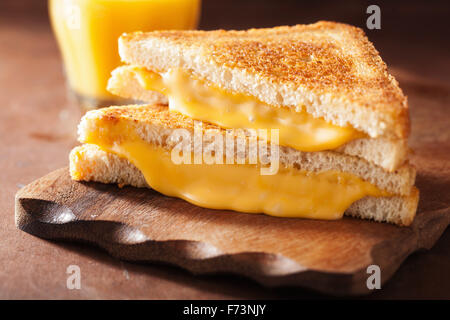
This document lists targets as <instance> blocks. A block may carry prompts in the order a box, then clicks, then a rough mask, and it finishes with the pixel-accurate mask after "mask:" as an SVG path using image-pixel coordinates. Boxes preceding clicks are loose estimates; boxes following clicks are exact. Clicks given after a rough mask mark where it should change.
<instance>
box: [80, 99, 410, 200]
mask: <svg viewBox="0 0 450 320" xmlns="http://www.w3.org/2000/svg"><path fill="white" fill-rule="evenodd" d="M121 125H123V127H125V128H127V130H128V132H133V133H135V134H137V135H138V136H139V138H140V139H142V140H144V141H145V142H147V143H149V144H154V145H158V146H162V147H164V148H166V149H168V150H171V149H172V148H173V147H174V145H175V144H177V143H178V142H177V141H174V140H172V139H171V138H170V137H171V135H172V133H173V132H174V130H175V129H180V128H182V129H186V130H187V131H188V132H189V134H191V135H193V134H194V122H193V120H192V119H190V118H188V117H185V116H183V115H181V114H179V113H175V112H169V110H168V108H167V107H166V106H164V105H153V106H152V105H147V106H140V105H134V106H121V107H109V108H103V109H98V110H93V111H89V112H88V113H86V115H85V116H84V117H83V119H82V120H81V122H80V125H79V127H78V135H79V141H80V142H83V143H89V141H88V138H87V137H88V136H89V135H90V136H92V135H93V136H97V135H102V136H106V138H107V139H110V140H111V141H112V142H116V141H119V140H121V139H123V138H124V133H123V132H121V131H119V132H116V131H117V130H114V128H117V127H119V126H121ZM207 129H213V130H216V131H217V132H219V133H220V134H222V135H225V134H226V130H225V129H222V128H220V127H218V126H215V125H212V124H208V123H203V125H202V127H201V130H203V131H205V130H207ZM111 132H115V133H111ZM247 145H248V144H247ZM205 147H206V146H205ZM268 147H269V149H270V145H269V146H268ZM193 151H195V150H193ZM245 152H248V150H247V149H246V150H245ZM248 156H249V155H248V154H245V155H244V157H245V158H247V157H248ZM279 162H280V166H284V167H286V168H295V169H298V170H305V171H309V172H323V171H330V170H336V171H340V172H346V173H349V174H353V175H356V176H358V177H360V178H361V179H363V180H364V181H367V182H370V183H371V184H373V185H375V186H377V187H378V188H380V189H382V190H385V191H387V192H389V193H392V194H396V195H409V194H410V192H411V187H412V186H413V185H414V181H415V175H416V171H415V169H414V168H413V167H412V166H410V165H409V164H407V163H405V164H404V165H402V166H401V167H400V168H399V169H397V170H396V171H394V172H387V171H386V170H384V169H383V168H381V167H379V166H374V165H372V164H371V163H369V162H368V161H366V160H363V159H360V158H358V157H354V156H349V155H345V154H342V153H339V152H334V151H321V152H302V151H299V150H295V149H293V148H290V147H280V148H279Z"/></svg>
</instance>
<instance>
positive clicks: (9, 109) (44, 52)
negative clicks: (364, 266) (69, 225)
mask: <svg viewBox="0 0 450 320" xmlns="http://www.w3.org/2000/svg"><path fill="white" fill-rule="evenodd" d="M369 4H372V3H371V2H367V1H345V2H343V1H318V2H317V3H315V4H310V3H309V2H303V1H287V0H286V1H261V0H247V1H245V0H244V1H237V0H236V1H230V0H228V1H217V0H204V4H203V12H202V19H201V24H200V27H201V28H203V29H215V28H225V29H229V28H235V29H241V28H247V27H262V26H274V25H281V24H295V23H309V22H314V21H317V20H336V21H341V22H347V23H351V24H354V25H357V26H360V27H363V28H365V19H366V18H367V15H366V14H365V10H366V8H367V6H368V5H369ZM378 4H379V5H380V7H381V11H382V29H381V30H374V31H370V30H366V32H367V34H368V36H369V38H370V40H372V41H373V42H374V43H375V46H376V47H377V49H378V50H379V51H380V52H381V53H382V57H383V59H384V60H385V61H386V62H387V63H388V65H390V66H391V67H392V69H393V70H394V73H396V74H400V75H401V76H402V77H405V78H408V79H417V81H425V82H427V83H434V84H435V85H436V86H439V87H441V88H443V90H446V92H450V44H449V41H448V31H449V27H448V25H447V23H448V19H449V18H450V7H449V5H448V4H446V2H437V1H395V3H393V1H390V2H389V1H386V2H378ZM46 10H47V9H46V1H43V0H41V1H36V0H22V1H6V0H4V1H2V2H1V3H0V171H1V174H2V175H1V178H0V186H1V192H0V220H1V221H0V298H43V299H46V298H69V299H72V298H73V299H79V298H117V299H121V298H150V299H210V298H212V299H222V298H302V297H317V298H328V297H325V296H322V295H319V294H317V293H314V292H310V291H306V290H304V289H300V288H278V289H267V288H262V287H261V286H259V285H257V284H255V283H253V282H251V281H249V280H246V279H242V278H238V277H234V276H207V277H204V276H203V277H195V276H192V275H190V274H188V273H187V272H184V271H182V270H179V269H177V268H174V267H170V266H158V265H137V264H131V263H126V262H121V261H117V260H115V259H113V258H111V257H109V256H108V255H107V254H105V253H104V252H102V251H100V250H98V249H96V248H93V247H90V246H85V245H79V244H69V243H56V242H48V241H44V240H42V239H39V238H35V237H32V236H30V235H29V234H26V233H24V232H21V231H19V230H17V229H16V228H15V226H14V194H15V193H16V192H17V190H18V189H19V188H21V187H22V186H23V185H25V184H27V183H29V182H31V181H32V180H34V179H37V178H39V177H40V176H42V175H44V174H46V173H48V172H50V171H52V170H55V169H58V168H60V167H63V166H66V165H67V155H68V152H69V150H70V149H71V148H72V147H73V146H74V145H76V141H75V127H76V124H77V122H78V120H79V117H80V116H81V112H80V111H79V110H78V109H77V108H76V107H75V106H74V105H72V104H70V103H68V101H67V99H66V92H65V86H64V79H63V75H62V72H61V61H60V57H59V54H58V50H57V46H56V43H55V41H54V39H53V36H52V34H51V30H50V27H49V23H48V17H47V11H46ZM400 80H401V79H400ZM407 89H408V88H405V91H406V94H408V91H407ZM413 128H414V123H413ZM70 264H76V265H78V266H80V268H81V272H82V289H81V290H72V291H71V290H68V289H66V277H67V275H66V273H65V272H66V268H67V266H68V265H70ZM448 270H450V231H449V230H447V231H446V232H445V233H444V234H443V236H442V238H441V240H440V241H439V242H438V243H437V244H436V246H435V247H434V248H433V249H432V250H430V251H427V252H421V253H416V254H414V255H412V256H410V257H409V258H408V259H407V261H406V262H405V264H404V265H403V266H402V267H401V268H400V269H399V271H398V272H397V273H396V274H395V275H394V277H393V278H392V279H391V281H390V282H389V283H388V284H386V286H385V287H384V288H383V289H382V290H380V291H377V292H375V293H373V294H372V295H370V296H367V297H364V298H368V299H376V298H447V299H449V298H450V274H449V272H448Z"/></svg>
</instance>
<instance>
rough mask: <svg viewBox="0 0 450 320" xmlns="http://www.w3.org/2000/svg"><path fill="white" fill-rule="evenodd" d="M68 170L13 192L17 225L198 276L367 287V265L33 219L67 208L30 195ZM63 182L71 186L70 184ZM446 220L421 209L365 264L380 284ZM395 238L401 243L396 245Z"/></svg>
mask: <svg viewBox="0 0 450 320" xmlns="http://www.w3.org/2000/svg"><path fill="white" fill-rule="evenodd" d="M67 172H68V168H62V169H59V170H56V171H54V172H52V173H49V174H48V175H46V176H44V177H42V178H40V179H38V180H35V181H34V182H32V183H30V184H29V185H27V186H25V187H24V188H22V189H21V190H19V191H18V192H17V194H16V197H15V222H16V226H17V228H19V229H20V230H22V231H25V232H27V233H29V234H32V235H34V236H37V237H40V238H44V239H48V240H63V241H77V242H84V243H86V242H87V243H90V244H94V245H96V246H97V247H100V248H101V249H103V250H106V251H107V252H108V253H109V254H111V255H112V256H114V257H116V258H118V259H122V260H127V261H133V262H141V263H148V262H158V263H167V264H170V265H175V266H178V267H181V268H183V269H185V270H187V271H189V272H191V273H193V274H198V275H202V274H220V273H231V274H238V275H242V276H245V277H248V278H250V279H253V280H255V281H256V282H258V283H260V284H262V285H263V286H268V287H277V286H301V287H306V288H310V289H313V290H317V291H319V292H322V293H326V294H333V295H337V296H344V295H363V294H368V293H370V292H371V291H370V290H369V289H368V288H367V286H366V279H367V277H368V274H367V272H366V267H367V266H366V267H365V268H362V269H359V270H356V271H354V272H351V273H337V272H327V271H323V270H314V269H308V268H305V267H303V266H301V265H299V264H297V263H296V262H294V261H292V260H290V259H288V258H285V257H283V256H281V255H276V254H269V253H264V252H241V253H238V254H221V253H220V252H218V250H216V249H215V248H213V247H211V246H210V245H209V244H206V243H202V242H198V241H188V240H170V241H153V240H151V239H150V240H149V239H146V240H144V241H140V242H132V241H131V242H130V241H129V240H127V239H125V238H124V235H126V234H130V233H134V234H140V233H141V232H140V230H138V229H135V228H132V227H130V226H128V225H126V224H123V223H121V222H113V221H99V220H96V221H87V220H86V221H83V220H76V221H75V220H74V221H68V222H64V223H51V222H49V221H42V220H40V219H39V218H36V216H38V215H39V214H40V213H41V212H36V210H38V211H39V210H41V211H45V210H48V209H49V208H51V210H69V211H70V208H68V207H67V206H66V205H65V204H63V203H56V202H50V201H46V200H42V199H38V198H35V197H34V196H35V194H36V191H35V187H36V184H41V182H42V181H47V182H48V181H51V180H55V178H57V177H59V176H61V175H67ZM73 183H74V184H75V183H77V182H73ZM67 187H68V190H71V187H70V186H67ZM24 204H25V205H24ZM33 210H34V212H33ZM374 223H377V222H374ZM449 224H450V208H445V209H441V210H436V211H431V212H426V213H422V214H420V215H418V216H417V217H416V219H415V221H414V223H413V225H412V226H411V227H409V228H404V230H405V232H404V233H402V234H401V235H400V237H401V238H402V239H392V240H390V241H383V242H382V243H380V244H378V245H377V246H375V247H374V248H373V249H372V251H371V259H372V261H371V263H370V264H376V265H379V266H380V267H381V269H382V270H383V276H382V284H384V283H385V282H386V281H388V280H389V278H390V277H391V276H392V275H393V274H394V273H395V271H396V270H397V269H398V268H399V267H400V265H401V264H402V262H403V261H404V260H405V259H406V258H407V257H408V256H409V255H410V254H411V253H413V252H415V251H417V250H420V249H430V248H431V247H432V246H433V245H434V244H435V243H436V241H437V240H438V239H439V237H440V236H441V235H442V233H443V232H444V231H445V229H446V228H447V227H448V225H449ZM130 228H132V230H130ZM86 230H88V232H86ZM423 230H427V232H426V233H425V232H423ZM430 230H431V231H430ZM411 231H413V232H411ZM138 238H139V237H138ZM119 241H120V242H121V243H119ZM398 243H402V244H404V245H402V246H401V247H399V246H398ZM408 244H409V245H408ZM205 247H209V248H208V249H210V250H204V249H205ZM206 251H212V252H217V254H215V255H212V256H204V252H206ZM180 252H182V253H183V254H180ZM386 257H389V258H386Z"/></svg>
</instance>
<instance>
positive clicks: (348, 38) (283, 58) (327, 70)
mask: <svg viewBox="0 0 450 320" xmlns="http://www.w3.org/2000/svg"><path fill="white" fill-rule="evenodd" d="M152 39H154V40H155V41H160V42H162V43H165V44H167V45H170V46H180V47H182V48H183V50H191V49H194V50H198V51H199V52H201V56H202V60H204V59H209V60H210V61H209V62H211V63H215V64H218V65H222V66H226V67H228V68H233V69H235V68H238V69H242V70H245V71H246V72H248V73H250V74H257V75H258V76H259V77H261V78H264V79H265V80H266V81H268V82H271V83H277V84H281V85H287V86H292V88H294V87H298V86H301V87H302V88H304V89H306V90H309V91H311V92H314V93H315V94H316V95H326V96H331V97H336V98H337V99H339V100H341V101H343V102H346V103H352V104H355V105H358V106H359V107H361V108H366V109H372V110H376V111H377V112H380V113H384V114H389V118H390V119H394V120H395V121H394V124H393V126H395V128H393V130H392V131H393V132H394V134H395V135H396V136H397V137H399V138H406V137H407V136H408V135H409V115H408V105H407V99H406V97H405V95H404V94H403V92H402V90H401V89H400V88H399V86H398V83H397V81H396V80H395V79H394V78H393V77H392V76H391V75H390V74H389V73H388V72H387V67H386V64H385V63H384V62H383V61H382V59H381V58H380V56H379V54H378V51H377V50H376V49H375V48H374V46H373V45H372V43H371V42H370V41H369V40H368V39H367V37H366V36H365V34H364V32H363V31H362V30H361V29H359V28H356V27H353V26H350V25H346V24H341V23H335V22H324V21H321V22H318V23H315V24H310V25H296V26H292V27H288V26H282V27H276V28H270V29H250V30H246V31H235V30H231V31H225V30H216V31H155V32H150V33H132V34H124V35H123V36H122V37H121V41H122V42H124V43H133V44H135V45H136V44H137V45H138V44H139V43H141V42H143V41H150V40H152ZM127 62H129V63H136V62H135V61H127ZM205 62H208V61H205ZM147 67H149V66H147ZM155 71H158V70H155Z"/></svg>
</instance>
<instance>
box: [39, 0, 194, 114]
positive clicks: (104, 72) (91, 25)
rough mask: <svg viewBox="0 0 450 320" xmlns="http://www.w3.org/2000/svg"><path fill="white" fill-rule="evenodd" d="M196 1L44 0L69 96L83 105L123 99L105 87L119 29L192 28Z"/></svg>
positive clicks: (116, 60)
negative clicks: (60, 55) (58, 50)
mask: <svg viewBox="0 0 450 320" xmlns="http://www.w3.org/2000/svg"><path fill="white" fill-rule="evenodd" d="M200 6H201V0H48V8H49V15H50V20H51V23H52V27H53V31H54V33H55V35H56V39H57V41H58V44H59V48H60V51H61V54H62V58H63V61H64V70H65V74H66V78H67V82H68V85H69V88H70V91H71V93H72V94H71V95H72V96H73V97H75V98H76V99H77V101H78V102H79V104H80V105H81V106H82V107H83V108H84V109H93V108H97V107H103V106H108V105H110V104H123V103H126V101H125V100H123V99H120V98H118V97H116V96H114V95H112V94H110V93H109V92H108V91H106V85H107V82H108V79H109V77H110V73H111V71H112V70H113V69H114V68H116V67H117V66H119V65H120V57H119V54H118V44H117V43H118V42H117V40H118V38H119V36H120V35H121V34H122V33H124V32H133V31H152V30H169V29H194V28H196V27H197V23H198V18H199V15H200Z"/></svg>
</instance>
